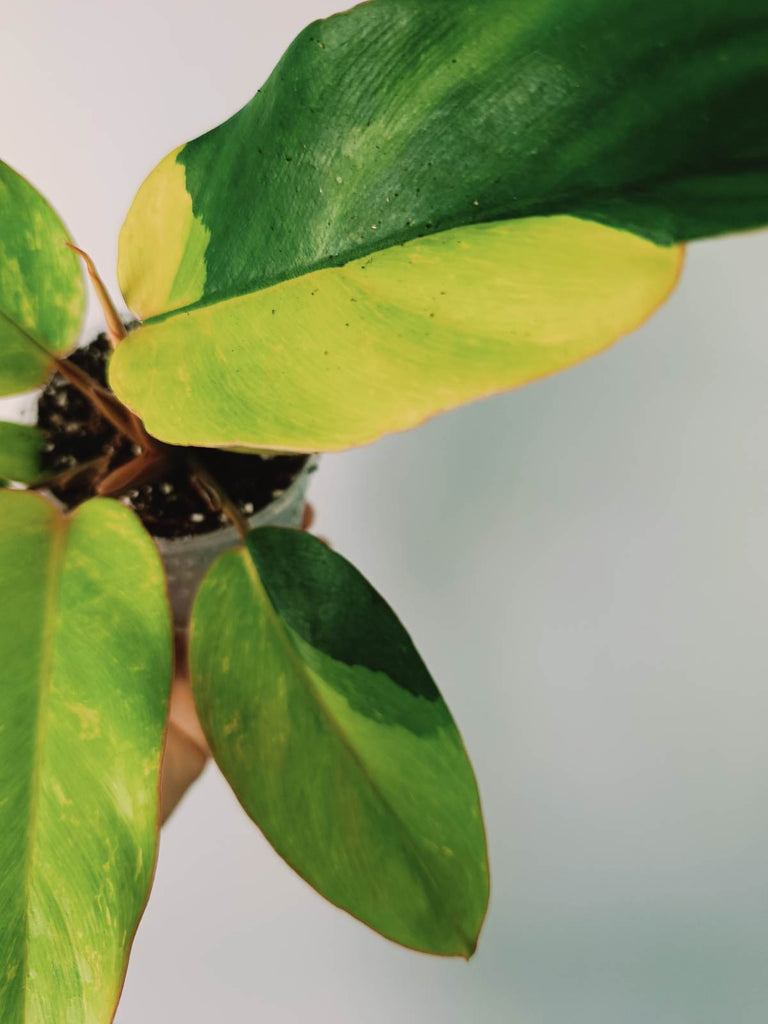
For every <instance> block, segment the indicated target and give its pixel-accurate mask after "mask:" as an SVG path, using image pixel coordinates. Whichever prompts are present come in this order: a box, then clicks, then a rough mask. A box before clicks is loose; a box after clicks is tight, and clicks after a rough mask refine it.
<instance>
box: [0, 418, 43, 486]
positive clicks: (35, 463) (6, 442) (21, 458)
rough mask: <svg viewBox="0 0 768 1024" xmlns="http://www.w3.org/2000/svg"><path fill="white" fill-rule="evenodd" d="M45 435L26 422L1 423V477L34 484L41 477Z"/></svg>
mask: <svg viewBox="0 0 768 1024" xmlns="http://www.w3.org/2000/svg"><path fill="white" fill-rule="evenodd" d="M44 443H45V435H44V434H43V432H42V430H40V429H39V428H38V427H33V426H27V424H25V423H0V477H5V478H6V479H7V480H15V481H16V482H17V483H23V484H32V483H35V482H36V481H37V480H39V479H40V478H41V476H42V475H43V469H42V465H41V457H42V453H43V445H44Z"/></svg>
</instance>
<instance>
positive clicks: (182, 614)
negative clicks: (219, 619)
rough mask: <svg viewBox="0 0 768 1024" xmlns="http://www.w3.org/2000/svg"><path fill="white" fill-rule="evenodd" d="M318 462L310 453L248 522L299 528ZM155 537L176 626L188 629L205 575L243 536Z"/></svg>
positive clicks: (228, 529) (225, 530) (230, 531)
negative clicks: (279, 490)
mask: <svg viewBox="0 0 768 1024" xmlns="http://www.w3.org/2000/svg"><path fill="white" fill-rule="evenodd" d="M317 463H318V459H317V456H315V455H313V456H308V457H307V461H306V462H305V463H304V465H303V467H302V468H301V469H300V470H299V472H298V473H297V474H296V476H295V477H294V478H293V480H292V482H291V483H290V485H289V486H288V487H287V488H286V489H285V490H284V491H283V493H282V494H280V495H279V496H278V497H277V498H275V499H274V500H273V501H271V502H270V503H269V505H266V506H264V508H262V509H259V511H258V512H255V513H254V514H253V515H252V516H250V517H249V519H248V524H249V525H250V526H251V527H252V528H255V527H257V526H290V527H296V528H298V527H299V526H300V525H301V520H302V516H303V513H304V503H305V497H306V493H307V487H308V485H309V479H310V476H311V475H312V473H314V471H315V470H316V469H317ZM153 540H154V542H155V544H156V545H157V547H158V549H159V551H160V555H161V557H162V559H163V562H164V564H165V571H166V574H167V577H168V596H169V598H170V602H171V608H172V609H173V622H174V625H175V627H176V629H186V628H187V625H188V623H189V616H190V613H191V611H192V603H193V601H194V599H195V594H196V593H197V589H198V587H199V586H200V583H201V582H202V579H203V576H204V575H205V574H206V572H207V571H208V569H209V568H210V566H211V565H212V563H213V562H214V561H215V560H216V558H217V557H218V556H219V555H220V554H222V553H223V552H224V551H227V550H228V549H230V548H234V547H237V546H238V544H240V543H241V540H240V537H239V535H238V533H237V530H236V529H235V528H234V526H222V527H220V528H219V529H217V530H211V531H210V532H209V533H198V534H194V535H193V536H190V537H173V538H169V537H154V538H153Z"/></svg>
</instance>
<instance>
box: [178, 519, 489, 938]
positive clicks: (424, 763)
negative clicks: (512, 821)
mask: <svg viewBox="0 0 768 1024" xmlns="http://www.w3.org/2000/svg"><path fill="white" fill-rule="evenodd" d="M191 669H192V680H193V691H194V695H195V702H196V705H197V709H198V713H199V715H200V719H201V722H202V724H203V728H204V729H205V732H206V735H207V737H208V739H209V742H210V744H211V748H212V750H213V753H214V757H215V758H216V760H217V762H218V764H219V766H220V767H221V769H222V771H223V772H224V774H225V776H226V777H227V779H228V780H229V782H230V784H231V785H232V787H233V789H234V790H235V793H236V794H237V796H238V798H239V799H240V801H241V803H242V804H243V806H244V807H245V809H246V811H247V812H248V813H249V814H250V815H251V817H252V818H253V819H254V821H255V822H256V823H257V824H258V825H259V827H260V828H261V829H262V830H263V832H264V833H265V835H266V836H267V838H268V839H269V840H270V842H271V843H272V844H273V846H274V847H275V849H276V850H277V851H278V852H279V853H280V854H281V856H283V857H284V858H285V859H286V860H287V861H288V863H289V864H291V865H292V866H293V867H294V868H295V869H296V870H297V871H298V872H299V873H300V874H301V875H302V876H303V877H304V878H305V879H306V880H307V881H308V882H310V884H311V885H313V886H314V887H315V888H316V889H317V890H318V891H319V892H321V893H322V894H323V895H324V896H326V897H327V898H328V899H329V900H331V901H332V902H333V903H335V904H337V905H338V906H340V907H342V908H343V909H345V910H347V911H349V912H350V913H351V914H353V915H354V916H356V917H358V918H360V919H361V920H362V921H364V922H365V923H367V924H369V925H370V926H371V927H373V928H375V929H376V930H377V931H379V932H381V933H382V934H383V935H385V936H387V937H388V938H391V939H394V940H395V941H397V942H400V943H402V944H404V945H406V946H410V947H413V948H415V949H420V950H423V951H425V952H430V953H437V954H442V955H461V956H469V955H470V954H471V953H472V951H473V950H474V948H475V943H476V941H477V935H478V933H479V931H480V927H481V925H482V921H483V917H484V914H485V909H486V905H487V901H488V869H487V858H486V849H485V836H484V831H483V822H482V815H481V811H480V805H479V800H478V795H477V787H476V783H475V779H474V775H473V773H472V768H471V765H470V764H469V761H468V759H467V756H466V753H465V751H464V747H463V745H462V742H461V738H460V736H459V734H458V731H457V730H456V726H455V725H454V723H453V720H452V718H451V715H450V712H449V711H448V709H447V707H446V706H445V703H444V702H443V700H442V698H441V696H440V694H439V692H438V690H437V688H436V687H435V684H434V682H433V681H432V679H431V677H430V676H429V673H428V671H427V669H426V668H425V667H424V664H423V662H422V661H421V659H420V658H419V656H418V654H417V652H416V650H415V648H414V647H413V644H412V643H411V641H410V639H409V637H408V635H407V633H406V632H405V630H404V629H403V627H402V625H401V624H400V623H399V621H398V620H397V619H396V617H395V616H394V614H393V612H392V611H391V610H390V609H389V607H388V606H387V605H386V604H385V602H384V601H383V600H382V598H381V597H380V596H379V595H378V594H377V593H376V592H375V591H374V590H373V588H372V587H371V586H370V585H369V584H368V583H366V581H365V580H364V579H363V578H362V576H360V574H359V573H358V572H357V571H356V570H355V569H354V568H353V567H352V566H351V565H350V564H349V563H348V562H346V561H345V560H344V559H343V558H341V556H339V555H338V554H335V553H334V552H332V551H330V550H329V549H328V548H327V547H326V546H325V545H323V544H322V543H321V542H320V541H318V540H317V539H315V538H313V537H310V536H309V535H306V534H302V533H300V532H298V531H291V530H281V529H279V528H266V529H260V530H255V531H254V532H253V533H252V534H251V535H250V537H249V539H248V545H247V549H242V550H240V551H233V552H229V553H227V554H225V555H224V556H222V558H221V559H220V560H219V561H218V562H217V563H216V564H215V565H214V566H213V568H212V569H211V571H210V572H209V574H208V576H207V577H206V580H205V581H204V583H203V585H202V587H201V590H200V593H199V595H198V598H197V601H196V604H195V608H194V612H193V619H192V638H191Z"/></svg>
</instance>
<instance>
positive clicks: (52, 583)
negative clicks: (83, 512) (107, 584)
mask: <svg viewBox="0 0 768 1024" xmlns="http://www.w3.org/2000/svg"><path fill="white" fill-rule="evenodd" d="M40 500H41V501H44V500H45V499H43V498H41V499H40ZM54 512H55V515H54V517H53V519H52V522H51V556H50V575H49V577H48V588H47V593H46V600H45V611H44V613H43V629H42V637H43V653H42V657H41V659H40V668H39V677H40V681H39V687H38V699H37V707H36V715H35V717H36V722H35V738H34V749H33V760H32V779H31V784H30V807H29V820H28V824H27V844H26V863H25V872H24V936H23V939H22V957H21V958H22V969H23V978H24V984H23V987H22V1004H21V1019H22V1021H24V1020H26V1010H27V994H28V982H29V976H28V970H29V931H30V927H29V912H30V906H31V901H32V900H31V896H32V877H33V874H34V872H33V862H34V861H35V851H36V839H37V831H38V823H39V805H40V765H41V761H42V756H41V750H42V748H43V746H44V743H45V739H46V736H47V732H48V719H49V710H50V707H49V705H50V701H49V698H50V694H51V690H52V688H53V657H54V648H55V628H54V623H55V619H56V609H57V607H58V603H59V602H58V598H59V593H60V590H61V577H62V569H63V565H64V544H65V540H66V536H67V528H68V521H67V520H66V519H65V518H64V516H62V515H60V514H59V513H58V512H57V511H56V510H54Z"/></svg>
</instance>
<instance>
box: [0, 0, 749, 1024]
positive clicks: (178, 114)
mask: <svg viewBox="0 0 768 1024" xmlns="http://www.w3.org/2000/svg"><path fill="white" fill-rule="evenodd" d="M336 7H337V4H336V3H334V0H326V2H322V0H284V2H282V3H280V4H277V3H272V4H266V3H261V2H259V0H251V2H244V0H216V2H213V0H205V2H203V0H183V2H182V0H132V2H131V3H130V4H127V3H123V2H117V0H68V2H67V3H62V2H57V0H25V3H24V4H21V3H15V4H12V5H11V6H10V8H9V10H7V11H6V12H5V16H4V19H3V34H2V38H0V68H1V69H2V71H1V72H0V74H1V76H2V77H1V80H2V93H3V101H2V104H1V105H0V138H1V139H2V144H1V145H2V148H1V149H0V156H1V157H2V158H3V159H5V160H6V161H7V162H9V163H10V164H11V165H12V166H14V167H16V168H17V169H18V170H20V171H21V172H23V173H24V174H25V175H26V176H28V177H29V178H30V179H31V180H32V181H33V182H34V183H35V184H36V185H37V187H38V188H40V189H41V190H42V191H43V192H44V194H45V195H47V196H48V197H49V199H50V200H51V201H52V202H53V203H54V204H55V206H56V207H57V208H58V210H59V211H60V213H61V214H62V215H63V217H64V219H65V220H66V222H67V223H68V225H69V226H70V228H71V230H72V231H73V233H74V235H75V238H76V239H77V240H78V241H79V243H80V244H81V245H82V246H84V247H86V248H87V249H88V250H89V251H90V252H91V253H92V255H93V256H94V257H95V259H96V260H97V262H98V263H99V265H100V267H101V269H102V272H103V274H104V276H105V278H106V279H107V280H108V282H109V283H110V284H111V285H112V286H114V273H113V268H114V264H115V247H116V238H117V232H118V228H119V225H120V222H121V220H122V217H123V215H124V213H125V211H126V209H127V206H128V204H129V202H130V200H131V198H132V195H133V193H134V191H135V190H136V188H137V187H138V185H139V183H140V181H141V180H142V178H143V177H144V175H145V174H146V173H147V172H148V171H149V170H150V169H151V167H152V166H153V165H154V164H155V163H156V162H157V160H159V159H160V157H162V156H163V155H164V154H165V153H166V152H167V151H168V150H169V149H170V148H172V147H173V146H175V145H176V144H178V143H180V142H183V141H185V140H187V139H189V138H192V137H193V136H195V135H197V134H199V133H200V132H201V131H203V130H205V129H207V128H208V127H210V126H212V125H214V124H215V123H218V122H219V121H221V120H222V119H224V118H225V117H227V116H229V115H230V114H231V113H232V112H234V111H235V110H236V109H237V108H238V107H240V106H241V105H242V104H243V103H244V102H245V101H246V100H247V99H248V98H249V97H250V96H251V94H252V93H253V92H254V91H255V90H256V88H257V87H258V86H259V85H261V83H262V81H263V80H264V79H265V78H266V76H267V74H268V73H269V71H270V69H271V67H272V66H273V64H274V63H275V61H276V60H277V59H278V57H279V56H280V54H281V53H282V51H283V49H284V48H285V46H286V45H287V44H288V42H289V41H290V40H291V38H292V37H293V36H294V35H295V34H296V32H298V31H299V30H300V29H301V28H302V26H303V25H304V24H305V23H306V22H308V21H309V20H311V19H312V18H314V17H316V16H320V15H322V14H326V13H330V12H331V11H332V10H334V9H335V8H336ZM767 269H768V235H766V234H753V235H750V236H742V237H740V238H737V239H728V240H725V241H718V242H714V243H707V244H699V245H695V246H693V247H692V248H691V249H690V250H689V257H688V266H687V269H686V272H685V275H684V277H683V281H682V285H681V287H680V289H679V291H678V292H677V293H676V295H675V296H674V297H673V299H672V300H671V301H670V302H669V304H668V305H667V306H666V307H665V308H664V309H663V310H662V311H661V313H659V314H658V315H657V316H656V317H654V319H653V320H652V321H651V322H650V324H648V325H647V326H646V327H644V328H643V329H642V330H640V331H638V332H637V333H636V334H635V335H634V336H633V337H631V338H628V339H625V340H624V341H623V342H621V343H620V344H619V345H618V346H617V347H616V348H614V349H613V350H612V351H610V352H609V353H608V354H606V355H604V356H601V357H600V358H599V359H596V360H594V361H592V362H590V363H587V364H585V365H582V366H580V367H579V368H577V369H575V370H572V371H570V372H568V373H565V374H562V375H560V376H557V377H555V378H553V379H550V380H548V381H545V382H543V383H539V384H536V385H534V386H532V387H530V388H528V389H525V390H523V391H520V392H517V393H512V394H509V395H505V396H502V397H499V398H495V399H493V400H491V401H486V402H482V403H479V404H476V405H474V406H471V407H468V408H466V409H463V410H460V411H458V412H455V413H453V414H451V415H448V416H444V417H442V418H441V419H438V420H435V421H433V422H432V423H430V424H429V425H427V426H426V427H424V428H422V429H420V430H419V431H416V432H414V433H411V434H409V435H403V436H398V437H393V438H390V439H388V440H385V441H383V442H381V443H379V444H377V445H375V446H373V447H370V448H366V449H363V450H360V451H356V452H353V453H350V454H344V455H338V456H334V457H332V458H326V459H325V460H324V464H323V468H322V470H321V472H320V474H319V476H318V478H317V479H316V483H315V486H314V500H315V502H316V504H317V506H318V510H319V528H320V530H321V531H322V532H324V533H327V534H329V535H330V536H331V537H332V539H333V541H334V543H335V544H336V546H337V547H338V549H339V550H340V551H342V552H343V553H344V554H346V555H348V556H349V557H350V558H352V560H353V561H354V562H355V563H356V564H357V565H358V566H359V567H360V568H361V569H362V570H363V571H364V572H365V573H366V575H367V576H368V577H369V578H370V579H371V580H372V582H374V584H375V585H376V586H377V587H378V588H379V589H380V590H381V591H382V592H383V593H384V595H385V596H386V597H387V598H388V599H389V600H390V601H391V603H392V604H393V605H394V606H395V608H396V609H397V610H398V612H399V613H400V615H401V617H402V618H403V620H404V621H405V623H406V624H407V625H408V627H409V628H410V630H411V632H412V634H413V636H414V638H415V640H416V642H417V645H418V646H419V647H420V648H421V650H422V652H423V654H424V656H425V658H426V660H427V663H428V664H429V665H430V667H431V668H432V670H433V673H434V675H435V676H436V678H437V680H438V682H439V684H440V685H441V688H442V690H443V692H444V694H445V695H446V697H447V699H448V701H449V703H450V705H451V707H452V708H453V710H454V713H455V715H456V717H457V719H458V721H459V723H460V725H461V727H462V730H463V732H464V735H465V739H466V741H467V744H468V746H469V749H470V751H471V753H472V755H473V760H474V763H475V766H476V769H477V774H478V777H479V781H480V786H481V790H482V793H483V796H484V802H485V809H486V814H487V822H488V831H489V837H490V850H491V862H492V870H493V880H494V886H493V896H492V903H491V911H490V914H489V917H488V921H487V926H486V929H485V932H484V935H483V937H482V940H481V943H480V947H479V951H478V953H477V955H476V957H475V959H474V960H473V961H472V963H471V964H470V965H466V964H464V963H462V962H458V961H456V962H453V961H440V960H435V959H430V958H428V957H424V956H419V955H417V954H413V953H408V952H405V951H403V950H400V949H398V948H396V947H395V946H393V945H391V944H389V943H387V942H385V941H384V940H382V939H379V938H378V937H376V936H375V935H374V934H372V933H371V932H369V931H367V930H366V929H365V928H364V927H362V926H361V925H359V924H357V923H355V922H354V921H352V920H351V919H350V918H348V917H346V916H345V915H344V914H342V913H340V912H338V911H336V910H334V909H333V908H332V907H330V906H329V905H327V904H326V903H324V901H323V900H322V899H320V898H319V897H318V896H316V895H315V894H314V893H313V892H312V891H311V890H310V889H309V888H308V887H307V886H306V885H305V884H304V883H303V882H301V881H300V880H299V879H297V878H296V877H295V876H294V875H293V874H292V872H291V871H290V870H289V869H288V868H287V867H285V866H284V865H283V864H282V862H281V861H279V860H278V858H277V857H276V855H274V854H273V853H272V851H271V849H270V848H269V847H268V845H267V844H266V842H265V841H264V840H263V838H262V837H261V835H260V834H259V833H258V831H257V830H256V829H255V827H253V826H252V825H251V824H250V823H249V822H248V821H247V820H246V819H245V817H244V815H243V814H242V812H241V811H240V809H239V807H238V806H237V805H236V802H235V800H234V798H233V797H232V796H231V795H230V793H229V792H228V790H227V787H226V785H225V784H224V783H223V782H222V780H221V778H220V777H219V775H218V774H217V772H216V770H215V769H209V770H208V772H207V774H206V776H205V778H204V780H203V782H202V783H201V784H200V785H199V786H198V787H197V789H196V790H195V791H194V792H193V793H192V794H190V796H189V797H188V798H187V800H186V802H185V803H184V805H183V806H182V808H181V809H180V811H179V812H178V813H177V815H176V817H175V818H174V819H173V820H172V822H171V824H170V825H169V827H168V828H167V829H166V831H165V832H164V834H163V839H162V849H161V855H160V862H159V868H158V873H157V881H156V886H155V891H154V894H153V897H152V901H151V904H150V908H149V910H148V911H147V914H146V916H145V918H144V921H143V923H142V925H141V928H140V931H139V935H138V938H137V941H136V945H135V950H134V955H133V959H132V963H131V968H130V972H129V979H128V982H127V985H126V990H125V995H124V999H123V1002H122V1007H121V1010H120V1011H119V1014H118V1021H119V1024H166V1022H176V1021H184V1022H185V1024H198V1022H199V1024H202V1022H209V1021H215V1022H227V1024H230V1022H232V1024H235V1022H236V1024H240V1022H241V1021H251V1020H253V1021H264V1022H268V1024H272V1022H274V1024H281V1022H293V1021H304V1020H312V1021H319V1022H323V1021H327V1022H335V1024H346V1022H350V1024H351V1022H360V1021H363V1022H366V1024H379V1022H381V1024H385V1022H386V1024H389V1022H390V1021H392V1020H397V1021H398V1022H401V1024H407V1022H417V1021H418V1022H424V1021H428V1022H431V1021H438V1020H439V1021H441V1022H450V1024H453V1022H455V1024H459V1022H462V1024H464V1022H466V1021H471V1022H479V1024H491V1022H493V1024H497V1022H498V1024H508V1022H509V1024H650V1022H653V1024H689V1022H690V1024H693V1022H695V1024H705V1022H706V1024H710V1022H711V1024H764V1021H765V1018H766V1005H767V1003H768V970H766V958H767V957H768V672H767V671H766V669H767V668H768V645H766V599H765V591H766V582H768V580H767V577H768V539H767V538H768V517H767V515H766V513H767V512H768V483H767V481H766V440H767V439H768V404H767V403H766V386H767V385H768V350H767V349H766V339H765V323H766V314H767V313H768V308H767V303H766V283H767V281H768V275H767V274H766V270H767ZM98 322H99V321H98V316H97V313H96V310H95V309H94V308H92V309H91V314H90V326H91V327H93V326H94V325H97V324H98Z"/></svg>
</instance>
